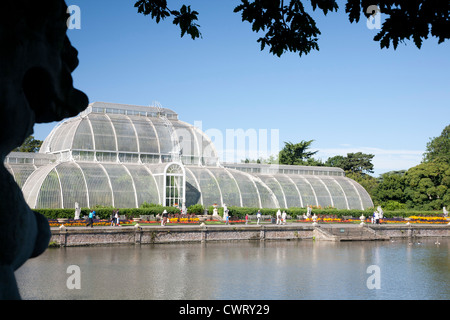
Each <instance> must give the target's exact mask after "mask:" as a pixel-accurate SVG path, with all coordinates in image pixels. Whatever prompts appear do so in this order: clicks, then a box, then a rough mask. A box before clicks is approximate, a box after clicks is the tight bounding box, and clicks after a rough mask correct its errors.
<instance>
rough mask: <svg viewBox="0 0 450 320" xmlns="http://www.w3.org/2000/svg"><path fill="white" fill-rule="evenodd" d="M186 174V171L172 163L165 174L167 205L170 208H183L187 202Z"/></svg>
mask: <svg viewBox="0 0 450 320" xmlns="http://www.w3.org/2000/svg"><path fill="white" fill-rule="evenodd" d="M185 185H186V174H185V171H184V169H183V168H182V167H181V166H180V165H178V164H176V163H172V164H170V165H168V166H167V168H166V172H165V188H164V190H165V205H166V206H168V207H172V206H178V207H180V208H181V207H182V205H183V203H184V201H185V192H186V191H185V190H186V188H185Z"/></svg>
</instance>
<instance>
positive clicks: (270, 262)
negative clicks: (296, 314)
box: [16, 240, 450, 300]
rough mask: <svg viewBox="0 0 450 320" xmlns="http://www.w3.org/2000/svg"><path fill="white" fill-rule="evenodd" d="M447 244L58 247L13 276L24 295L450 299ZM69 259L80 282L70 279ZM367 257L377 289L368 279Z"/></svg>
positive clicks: (50, 297) (431, 242)
mask: <svg viewBox="0 0 450 320" xmlns="http://www.w3.org/2000/svg"><path fill="white" fill-rule="evenodd" d="M448 253H449V241H448V240H441V245H440V246H436V245H435V244H434V241H432V240H427V241H423V242H421V243H420V244H412V245H408V242H407V241H397V242H394V243H391V242H313V241H293V242H289V241H276V242H275V241H274V242H271V241H266V242H231V243H225V242H221V243H207V244H176V245H143V246H136V247H135V246H111V247H91V248H84V247H83V248H63V249H49V250H47V251H46V252H45V254H43V255H42V256H40V257H38V258H36V259H32V260H30V261H28V262H27V263H26V264H25V265H24V266H23V267H22V268H21V269H19V270H18V271H17V272H16V276H17V279H18V284H19V287H20V291H21V294H22V297H23V298H24V299H174V300H182V299H206V300H208V299H211V300H219V299H220V300H225V299H236V300H238V299H263V300H268V299H277V300H283V299H288V300H291V299H296V300H297V299H449V298H450V289H449V288H450V286H449V284H450V275H449V273H448V270H449V267H450V259H449V255H448ZM70 265H77V266H79V267H80V269H81V289H80V290H76V289H75V290H70V289H68V288H67V285H66V282H67V279H68V278H69V276H70V274H68V273H67V268H68V267H69V266H70ZM370 265H377V266H379V267H380V270H381V275H380V276H381V277H380V279H381V289H379V290H370V289H368V288H367V285H366V281H367V279H368V277H369V276H370V274H368V273H367V268H368V267H369V266H370Z"/></svg>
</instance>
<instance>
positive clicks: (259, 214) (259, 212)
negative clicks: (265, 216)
mask: <svg viewBox="0 0 450 320" xmlns="http://www.w3.org/2000/svg"><path fill="white" fill-rule="evenodd" d="M256 219H257V221H256V224H259V220H260V219H261V211H260V210H258V213H257V214H256Z"/></svg>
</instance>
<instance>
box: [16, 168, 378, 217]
mask: <svg viewBox="0 0 450 320" xmlns="http://www.w3.org/2000/svg"><path fill="white" fill-rule="evenodd" d="M168 165H169V164H159V165H152V164H145V165H143V164H131V163H129V164H118V163H89V162H61V163H54V164H50V165H47V166H43V167H41V168H39V169H37V170H34V169H32V167H31V166H30V165H28V166H29V167H28V170H29V171H28V173H30V172H31V171H32V173H31V174H30V175H29V178H28V179H27V181H26V182H25V183H24V184H23V192H24V195H25V200H26V201H27V202H28V204H29V205H30V207H32V208H73V207H74V204H75V202H78V203H79V205H80V206H81V207H90V206H94V205H103V206H114V207H117V208H134V207H139V206H140V205H141V204H142V203H144V202H147V203H164V192H165V188H166V185H165V183H166V181H165V179H166V175H167V173H168V172H166V170H167V167H168ZM16 166H21V167H23V166H25V165H16ZM13 167H14V166H13ZM13 170H15V169H13ZM33 170H34V171H33ZM184 171H185V172H184V173H183V174H185V176H186V196H185V203H186V206H190V205H193V204H197V203H199V204H202V205H204V206H205V207H209V206H211V205H213V204H218V205H220V206H223V205H224V204H227V205H228V206H239V207H254V208H289V207H306V206H309V205H313V206H321V207H335V208H338V209H365V208H368V207H372V206H373V204H372V201H371V199H370V197H369V196H368V194H367V192H366V191H365V190H364V188H362V187H361V186H360V185H359V184H358V183H356V182H355V181H353V180H351V179H348V178H346V177H342V176H341V177H333V176H295V175H285V174H275V175H265V174H258V175H252V174H249V173H245V172H241V171H238V170H234V169H228V168H223V167H200V166H185V167H184Z"/></svg>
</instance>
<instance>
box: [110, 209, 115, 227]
mask: <svg viewBox="0 0 450 320" xmlns="http://www.w3.org/2000/svg"><path fill="white" fill-rule="evenodd" d="M115 225H116V210H113V212H112V215H111V227H114V226H115Z"/></svg>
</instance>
